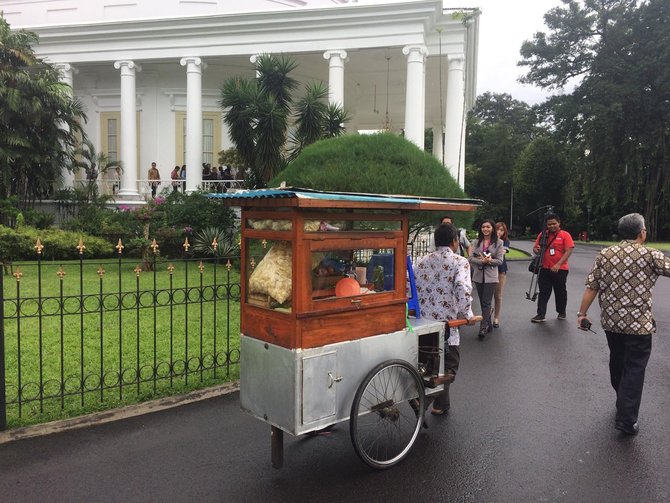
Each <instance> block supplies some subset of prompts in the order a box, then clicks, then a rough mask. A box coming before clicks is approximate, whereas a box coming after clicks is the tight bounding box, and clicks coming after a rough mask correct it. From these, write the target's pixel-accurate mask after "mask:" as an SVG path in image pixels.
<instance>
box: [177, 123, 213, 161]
mask: <svg viewBox="0 0 670 503" xmlns="http://www.w3.org/2000/svg"><path fill="white" fill-rule="evenodd" d="M186 143H187V142H186V113H185V112H178V113H177V141H176V144H177V149H176V152H175V157H176V164H180V165H181V164H186ZM220 150H221V117H220V114H219V113H217V112H203V114H202V162H204V163H206V164H211V165H212V166H215V165H216V163H218V154H219V151H220Z"/></svg>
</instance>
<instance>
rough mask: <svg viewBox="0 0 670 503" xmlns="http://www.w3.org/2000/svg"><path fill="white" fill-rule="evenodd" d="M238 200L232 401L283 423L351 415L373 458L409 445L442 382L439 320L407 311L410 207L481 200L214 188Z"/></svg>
mask: <svg viewBox="0 0 670 503" xmlns="http://www.w3.org/2000/svg"><path fill="white" fill-rule="evenodd" d="M216 197H218V198H219V199H221V201H222V202H223V203H224V204H227V205H229V206H240V207H241V208H242V210H241V226H240V227H241V229H240V230H241V337H240V339H241V340H240V403H241V407H242V409H243V410H244V411H246V412H248V413H249V414H251V415H252V416H254V417H257V418H258V419H261V420H263V421H265V422H267V423H269V424H270V425H271V427H272V428H271V429H272V437H271V438H272V441H271V442H272V464H273V466H275V467H280V466H282V464H283V432H288V433H291V434H293V435H301V434H304V433H309V432H313V431H318V430H322V429H324V428H328V427H331V426H332V425H334V424H336V423H339V422H342V421H346V420H350V433H351V438H352V443H353V445H354V449H355V450H356V453H357V454H358V455H359V456H360V457H361V459H362V460H363V461H364V462H366V463H367V464H368V465H370V466H372V467H374V468H387V467H390V466H393V465H394V464H396V463H398V462H399V461H401V460H402V459H404V457H405V456H406V455H407V453H408V452H409V450H410V449H411V447H412V446H413V444H414V442H415V440H416V438H417V436H418V433H419V431H420V428H421V425H422V424H423V415H424V412H425V407H426V403H427V400H426V395H427V396H431V395H433V394H435V393H436V392H438V391H439V390H441V385H442V383H444V382H446V380H448V379H449V377H450V376H445V375H444V372H443V359H442V358H440V352H441V350H442V348H443V347H444V336H445V334H444V323H441V322H435V321H428V320H423V319H410V320H408V318H407V300H408V298H407V288H406V285H407V241H408V234H409V213H410V212H411V211H442V212H454V211H472V210H474V209H476V207H477V205H478V203H479V201H475V200H462V199H439V198H427V197H415V196H390V195H379V194H349V193H335V192H319V191H312V190H306V189H295V188H282V189H265V190H253V191H241V192H237V193H234V194H221V195H216Z"/></svg>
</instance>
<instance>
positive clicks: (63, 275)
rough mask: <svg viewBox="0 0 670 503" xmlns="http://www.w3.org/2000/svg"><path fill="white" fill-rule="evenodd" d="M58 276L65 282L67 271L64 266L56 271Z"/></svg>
mask: <svg viewBox="0 0 670 503" xmlns="http://www.w3.org/2000/svg"><path fill="white" fill-rule="evenodd" d="M56 276H58V278H59V279H60V280H61V281H63V278H64V277H65V269H63V266H60V267H59V268H58V270H57V271H56Z"/></svg>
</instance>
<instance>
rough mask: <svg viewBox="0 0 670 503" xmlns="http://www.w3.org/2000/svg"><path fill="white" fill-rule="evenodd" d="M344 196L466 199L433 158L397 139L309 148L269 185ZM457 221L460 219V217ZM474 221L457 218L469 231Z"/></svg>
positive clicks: (419, 220)
mask: <svg viewBox="0 0 670 503" xmlns="http://www.w3.org/2000/svg"><path fill="white" fill-rule="evenodd" d="M282 181H285V182H286V184H287V185H289V186H294V187H305V188H311V189H318V190H331V191H339V192H370V193H377V194H411V195H415V196H433V197H457V198H460V197H465V193H464V192H463V190H462V189H461V188H460V186H459V185H458V183H457V182H456V180H454V179H453V177H452V176H451V175H450V174H449V172H448V171H447V170H446V168H445V167H444V166H442V164H441V163H440V162H439V161H438V160H437V159H436V158H435V157H433V156H432V155H430V154H427V153H426V152H424V151H422V150H421V149H419V148H418V147H417V146H416V145H414V144H413V143H411V142H410V141H408V140H405V139H404V138H401V137H399V136H397V135H395V134H391V133H380V134H374V135H345V136H341V137H338V138H331V139H328V140H321V141H318V142H316V143H314V144H312V145H310V146H309V147H306V148H305V149H304V150H303V151H302V153H301V154H300V155H299V156H298V157H297V158H296V159H295V160H294V161H293V162H291V163H290V164H289V165H288V167H287V168H286V169H285V170H284V171H282V172H281V173H279V174H278V175H277V176H276V177H275V178H274V179H272V180H271V181H270V182H269V184H268V185H269V186H270V187H277V186H279V184H280V183H281V182H282ZM454 216H456V215H454ZM438 218H439V215H435V214H434V213H421V214H419V213H413V214H412V220H413V222H414V224H415V226H421V225H435V223H436V221H437V220H438ZM471 219H472V215H470V214H468V215H467V216H465V215H464V216H462V217H460V218H457V224H458V225H459V226H463V227H469V225H468V224H469V223H470V221H471Z"/></svg>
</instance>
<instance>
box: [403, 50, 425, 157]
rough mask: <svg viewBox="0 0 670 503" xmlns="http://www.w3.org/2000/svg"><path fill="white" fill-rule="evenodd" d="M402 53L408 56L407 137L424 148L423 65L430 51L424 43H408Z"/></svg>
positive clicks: (406, 92) (406, 94)
mask: <svg viewBox="0 0 670 503" xmlns="http://www.w3.org/2000/svg"><path fill="white" fill-rule="evenodd" d="M402 53H403V54H404V55H405V56H407V87H406V89H405V138H407V139H408V140H409V141H411V142H412V143H414V144H415V145H416V146H418V147H419V148H420V149H422V150H423V144H424V141H423V120H422V118H423V116H424V112H423V109H424V108H425V101H424V100H425V94H424V91H423V89H422V86H423V67H424V61H425V55H426V54H427V53H428V51H427V49H426V46H424V45H407V46H405V47H403V49H402Z"/></svg>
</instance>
